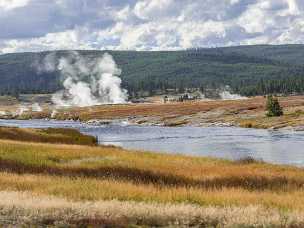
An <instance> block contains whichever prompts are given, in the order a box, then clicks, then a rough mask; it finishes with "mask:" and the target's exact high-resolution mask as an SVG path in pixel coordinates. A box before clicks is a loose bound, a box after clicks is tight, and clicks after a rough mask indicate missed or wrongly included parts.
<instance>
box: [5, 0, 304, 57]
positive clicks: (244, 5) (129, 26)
mask: <svg viewBox="0 0 304 228" xmlns="http://www.w3.org/2000/svg"><path fill="white" fill-rule="evenodd" d="M7 1H8V0H0V7H1V3H3V2H7ZM13 1H16V2H19V3H20V2H22V0H19V1H18V0H13ZM23 1H25V0H23ZM113 2H117V3H116V4H114V3H113ZM118 2H119V1H110V0H90V1H89V0H56V1H54V2H53V3H48V4H44V5H42V4H41V2H40V0H31V1H30V2H29V3H28V4H27V5H26V6H25V7H27V8H26V10H27V11H28V10H30V11H29V12H33V11H34V9H35V7H37V6H39V7H40V8H39V9H43V13H41V14H39V17H37V18H35V15H33V17H31V20H30V21H29V22H28V24H31V23H32V21H33V26H29V29H24V28H22V27H20V28H18V27H12V26H18V25H19V24H22V23H11V24H12V26H7V28H5V25H6V24H5V23H2V24H1V23H0V24H1V26H2V27H3V26H4V29H2V34H1V35H2V37H3V38H2V40H1V35H0V52H2V53H4V52H16V51H40V50H48V49H50V50H54V49H134V50H176V49H184V48H191V47H199V46H200V47H210V46H211V47H213V46H227V45H239V44H262V43H264V44H265V43H266V44H267V43H268V44H282V43H304V22H303V21H304V2H303V1H302V0H217V1H214V0H204V1H200V0H137V1H136V0H126V1H124V3H121V2H120V3H118ZM34 3H35V4H34ZM54 4H55V5H54ZM19 5H20V4H19ZM10 11H14V9H13V8H12V10H10ZM27 11H26V12H27ZM14 12H15V13H14V15H13V16H14V17H9V18H10V20H13V18H18V15H19V14H18V12H19V11H17V10H15V11H14ZM4 15H6V14H4ZM8 15H10V14H7V15H6V16H8ZM21 15H22V16H23V17H22V18H24V13H23V14H21ZM6 16H3V15H2V16H1V15H0V18H1V17H3V18H7V17H6ZM20 17H21V16H20ZM22 18H21V19H20V20H21V21H22V20H23V19H22ZM35 20H36V21H38V22H37V23H36V24H37V25H38V26H36V24H35V23H34V22H36V21H35ZM2 21H3V20H2ZM42 22H43V23H42ZM45 22H47V23H45ZM28 24H27V25H28ZM34 25H35V26H34ZM36 28H37V29H38V28H40V30H41V31H40V32H37V33H35V32H33V31H35V29H36ZM14 31H16V32H15V33H14ZM18 31H22V34H21V35H19V33H20V32H19V33H18ZM27 31H28V34H26V32H27ZM6 33H7V34H8V35H5V34H6ZM31 34H33V35H32V37H31ZM14 35H15V37H14Z"/></svg>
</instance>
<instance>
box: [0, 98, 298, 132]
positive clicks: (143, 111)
mask: <svg viewBox="0 0 304 228" xmlns="http://www.w3.org/2000/svg"><path fill="white" fill-rule="evenodd" d="M279 102H280V104H281V105H282V107H283V109H284V113H285V115H284V116H282V117H272V118H268V117H265V103H266V99H265V98H264V97H253V98H249V99H245V100H212V101H204V100H202V101H189V102H182V103H180V102H172V103H166V104H163V103H142V104H120V105H101V106H93V107H83V108H81V107H77V108H64V109H63V108H62V109H55V107H52V106H51V105H46V104H44V105H43V104H42V105H41V107H42V108H43V111H39V112H31V111H25V112H23V113H22V114H21V115H17V116H11V115H6V116H0V117H2V118H8V119H12V118H13V119H31V118H34V119H45V118H46V119H51V118H53V119H57V120H68V119H69V120H80V121H83V122H90V123H93V124H107V123H111V122H113V121H114V122H117V121H119V122H126V123H129V124H137V125H157V126H170V127H176V126H200V127H206V126H222V127H227V126H240V127H249V128H264V129H280V128H290V129H296V130H302V129H304V96H288V97H279ZM17 107H18V106H17V105H15V106H12V107H10V106H5V107H4V106H3V107H2V106H1V105H0V110H2V112H4V113H8V112H13V110H14V108H15V109H16V108H17ZM9 110H10V111H9Z"/></svg>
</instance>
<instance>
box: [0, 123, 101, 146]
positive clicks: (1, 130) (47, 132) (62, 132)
mask: <svg viewBox="0 0 304 228" xmlns="http://www.w3.org/2000/svg"><path fill="white" fill-rule="evenodd" d="M0 139H11V140H19V141H26V142H45V143H64V144H79V145H97V140H96V138H95V137H93V136H88V135H84V134H81V133H80V132H79V131H77V130H75V129H59V128H48V129H25V128H16V127H0Z"/></svg>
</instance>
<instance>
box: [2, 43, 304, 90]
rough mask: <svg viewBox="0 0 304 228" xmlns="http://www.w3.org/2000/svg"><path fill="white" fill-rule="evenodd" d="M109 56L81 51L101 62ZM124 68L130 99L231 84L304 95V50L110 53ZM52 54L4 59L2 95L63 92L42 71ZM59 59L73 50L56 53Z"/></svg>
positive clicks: (283, 47) (292, 47)
mask: <svg viewBox="0 0 304 228" xmlns="http://www.w3.org/2000/svg"><path fill="white" fill-rule="evenodd" d="M104 52H105V51H79V53H80V55H83V56H89V57H92V58H95V57H100V56H102V55H103V53H104ZM108 52H109V53H110V54H111V55H112V56H113V57H114V59H115V61H116V62H117V64H118V66H119V67H120V68H121V69H122V75H121V77H122V80H123V86H124V87H125V88H127V89H128V90H129V93H130V94H136V93H137V92H138V91H147V92H149V93H150V94H151V93H152V94H153V93H155V92H159V91H165V90H166V89H177V90H183V89H184V88H189V87H195V88H203V89H206V88H219V87H222V86H225V85H230V87H231V88H232V90H233V91H234V92H237V93H240V94H243V95H257V94H266V93H273V92H276V93H292V92H297V93H302V92H303V91H304V63H302V59H303V57H304V45H281V46H271V45H260V46H239V47H226V48H212V49H203V48H202V49H196V50H186V51H170V52H169V51H162V52H144V51H138V52H135V51H108ZM50 53H51V52H41V53H14V54H4V55H0V93H2V94H15V93H19V92H20V93H51V92H54V91H56V90H58V89H59V88H60V87H61V83H60V76H59V72H39V71H38V70H37V64H39V63H41V62H42V61H43V59H44V58H45V57H46V56H47V55H48V54H50ZM53 54H54V56H55V59H60V58H61V57H62V56H65V55H67V54H68V51H57V52H54V53H53Z"/></svg>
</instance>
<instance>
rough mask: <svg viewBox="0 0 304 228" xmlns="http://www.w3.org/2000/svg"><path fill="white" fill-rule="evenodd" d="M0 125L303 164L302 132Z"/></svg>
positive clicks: (23, 122) (156, 147) (13, 122)
mask: <svg viewBox="0 0 304 228" xmlns="http://www.w3.org/2000/svg"><path fill="white" fill-rule="evenodd" d="M0 126H15V127H21V128H48V127H56V128H57V127H60V128H76V129H79V130H80V131H81V132H83V133H85V134H89V135H94V136H97V137H98V140H99V143H100V144H106V145H116V146H121V147H124V148H127V149H139V150H148V151H156V152H165V153H181V154H187V155H199V156H210V157H218V158H225V159H232V160H235V159H240V158H243V157H248V156H250V157H253V158H255V159H261V160H263V161H265V162H270V163H275V164H288V165H295V166H301V167H304V132H301V131H291V130H275V131H274V130H263V129H245V128H237V127H205V128H202V127H175V128H173V127H157V126H136V125H128V124H125V123H123V122H122V123H120V124H109V125H101V126H95V125H88V124H84V123H81V122H73V121H54V120H51V121H47V120H0Z"/></svg>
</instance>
